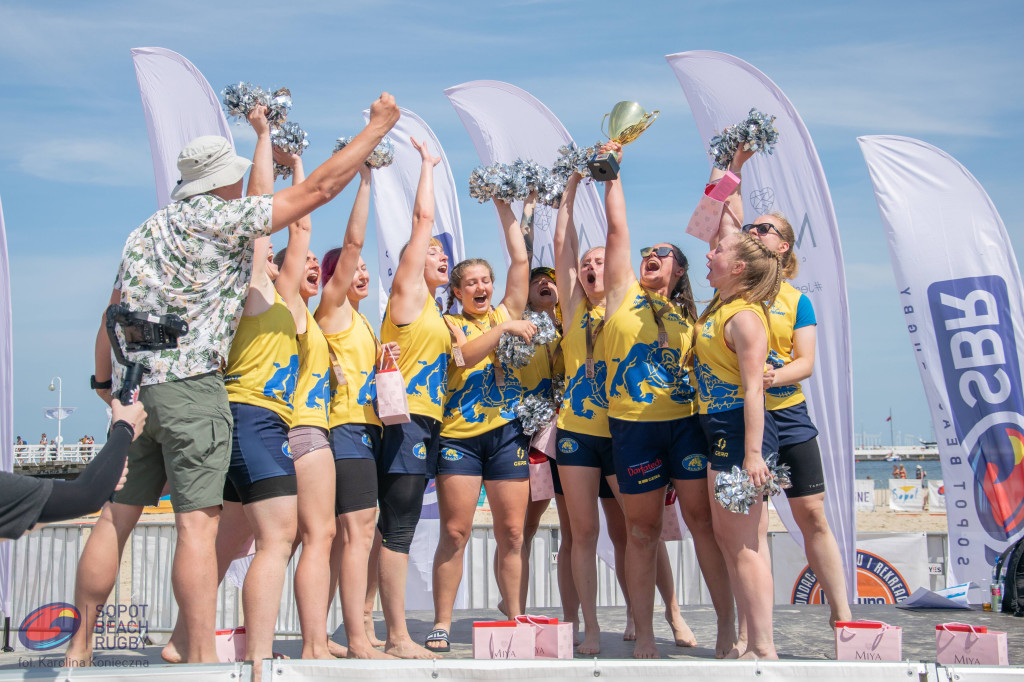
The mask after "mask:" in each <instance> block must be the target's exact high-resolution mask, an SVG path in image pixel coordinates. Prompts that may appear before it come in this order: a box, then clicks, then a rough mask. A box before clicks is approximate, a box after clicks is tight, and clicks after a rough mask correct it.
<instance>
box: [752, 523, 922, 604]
mask: <svg viewBox="0 0 1024 682" xmlns="http://www.w3.org/2000/svg"><path fill="white" fill-rule="evenodd" d="M772 574H773V577H774V580H775V603H776V604H826V603H828V600H827V599H825V595H824V593H823V591H822V589H821V583H819V582H818V578H817V576H815V575H814V571H812V570H811V568H810V566H808V565H807V560H806V559H805V558H804V554H803V551H802V550H801V549H800V547H799V546H798V545H797V544H796V542H794V541H793V538H792V537H790V536H789V535H787V534H784V533H776V534H775V535H774V536H773V539H772ZM856 575H857V603H858V604H896V603H898V602H901V601H903V600H904V599H906V598H907V597H909V596H910V594H911V593H912V592H913V591H914V590H916V589H917V588H918V587H929V585H930V578H929V577H928V539H927V535H926V534H924V533H884V534H882V533H863V534H860V535H858V536H857V573H856Z"/></svg>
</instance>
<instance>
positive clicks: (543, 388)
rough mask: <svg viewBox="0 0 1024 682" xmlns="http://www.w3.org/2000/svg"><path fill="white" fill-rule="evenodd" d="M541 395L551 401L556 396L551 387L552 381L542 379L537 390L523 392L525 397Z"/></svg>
mask: <svg viewBox="0 0 1024 682" xmlns="http://www.w3.org/2000/svg"><path fill="white" fill-rule="evenodd" d="M531 395H539V396H542V397H544V398H547V399H549V400H550V399H551V398H552V397H553V396H554V392H553V389H552V387H551V379H541V380H540V383H539V384H537V386H536V387H535V388H532V389H530V390H529V391H523V397H524V398H525V397H527V396H531Z"/></svg>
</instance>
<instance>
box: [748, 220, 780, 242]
mask: <svg viewBox="0 0 1024 682" xmlns="http://www.w3.org/2000/svg"><path fill="white" fill-rule="evenodd" d="M770 230H775V234H777V235H779V238H780V239H783V240H785V237H783V236H782V233H781V232H779V228H777V227H775V226H774V225H772V224H771V223H756V224H747V225H744V226H743V231H744V232H757V233H758V234H759V235H762V236H763V235H766V234H768V232H769V231H770Z"/></svg>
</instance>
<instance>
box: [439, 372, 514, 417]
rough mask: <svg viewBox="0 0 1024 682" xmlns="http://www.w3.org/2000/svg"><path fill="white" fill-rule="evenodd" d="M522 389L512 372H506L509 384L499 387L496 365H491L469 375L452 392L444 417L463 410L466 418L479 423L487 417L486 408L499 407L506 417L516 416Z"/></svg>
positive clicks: (463, 415) (502, 414)
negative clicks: (495, 375)
mask: <svg viewBox="0 0 1024 682" xmlns="http://www.w3.org/2000/svg"><path fill="white" fill-rule="evenodd" d="M522 391H523V388H522V385H520V383H519V379H518V378H516V376H515V375H514V374H513V373H512V372H508V371H506V373H505V387H504V388H498V385H497V384H496V383H495V382H494V365H487V367H486V368H485V369H483V370H479V371H476V372H473V373H471V374H470V375H469V376H468V377H466V384H465V385H464V386H463V387H462V388H460V389H459V390H457V391H455V393H452V394H451V396H450V397H449V398H448V402H447V404H446V405H445V407H444V417H445V419H450V418H452V417H454V416H455V413H456V412H460V413H461V414H462V418H463V419H465V420H466V421H467V422H470V423H471V424H476V423H479V422H482V421H483V420H484V419H485V418H486V417H487V414H486V412H484V410H485V409H486V408H488V407H497V408H500V414H501V416H502V418H504V419H515V417H516V406H517V405H518V404H519V399H520V397H521V395H522Z"/></svg>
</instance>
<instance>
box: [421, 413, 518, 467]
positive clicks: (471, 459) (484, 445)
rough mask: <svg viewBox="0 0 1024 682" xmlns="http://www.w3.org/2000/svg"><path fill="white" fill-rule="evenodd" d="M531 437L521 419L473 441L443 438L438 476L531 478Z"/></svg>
mask: <svg viewBox="0 0 1024 682" xmlns="http://www.w3.org/2000/svg"><path fill="white" fill-rule="evenodd" d="M529 450H530V437H529V436H524V435H523V430H522V428H521V427H520V425H519V420H518V419H517V420H515V421H511V422H509V423H507V424H504V425H502V426H499V427H498V428H496V429H491V430H490V431H488V432H487V433H484V434H481V435H479V436H473V437H472V438H445V437H444V436H441V453H440V456H439V457H438V460H437V474H438V476H441V475H444V474H456V475H460V476H483V478H484V480H485V481H500V480H505V479H516V478H529V477H530V458H529V456H528V453H529Z"/></svg>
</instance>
